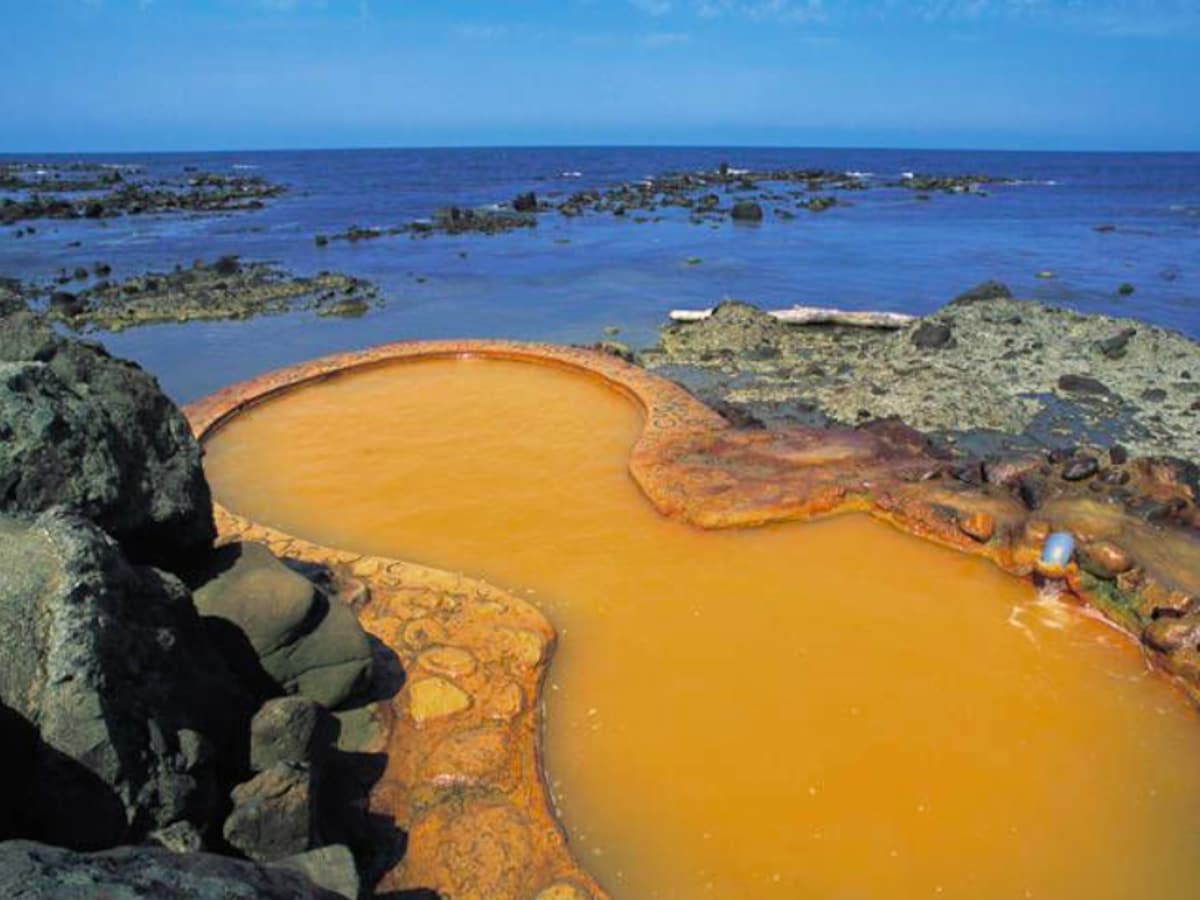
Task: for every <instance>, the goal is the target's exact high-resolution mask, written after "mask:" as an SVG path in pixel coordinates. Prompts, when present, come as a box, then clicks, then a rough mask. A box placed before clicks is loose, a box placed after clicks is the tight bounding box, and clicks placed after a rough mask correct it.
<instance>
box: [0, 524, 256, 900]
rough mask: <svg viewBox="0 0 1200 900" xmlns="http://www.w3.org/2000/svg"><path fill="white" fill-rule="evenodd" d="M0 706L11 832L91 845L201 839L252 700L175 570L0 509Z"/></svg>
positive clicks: (85, 530) (100, 538)
mask: <svg viewBox="0 0 1200 900" xmlns="http://www.w3.org/2000/svg"><path fill="white" fill-rule="evenodd" d="M0 704H2V705H3V712H4V715H3V717H2V719H0V721H2V724H3V725H4V731H5V735H4V736H3V737H4V742H5V745H6V747H7V748H11V749H14V750H15V754H14V756H13V757H9V759H11V760H12V763H9V764H6V765H15V766H17V767H18V769H19V771H17V772H16V773H15V774H13V773H11V772H10V773H9V779H8V780H9V781H10V784H8V785H7V788H8V793H6V795H5V797H4V798H3V803H4V804H5V805H9V806H10V810H16V813H15V814H14V815H13V818H14V821H12V822H9V823H6V825H7V829H8V832H9V834H16V835H19V836H22V837H32V838H36V839H38V840H45V841H48V842H51V843H55V844H60V845H63V846H68V847H72V848H76V849H98V848H103V847H110V846H114V845H116V844H119V843H123V842H129V841H139V840H144V839H147V838H150V837H151V836H152V835H153V834H154V833H155V832H157V831H159V830H160V829H164V828H168V827H172V828H173V829H174V832H175V833H176V835H177V839H178V833H179V832H180V831H181V830H182V831H184V832H190V833H192V834H193V835H195V839H196V842H200V841H202V840H203V837H204V835H205V833H206V832H211V831H212V830H213V829H214V827H215V825H216V823H217V822H218V821H219V819H220V812H221V807H222V806H223V805H224V802H225V800H224V796H223V795H224V786H225V785H226V784H228V783H230V782H231V781H232V780H234V779H236V777H237V775H238V773H240V772H241V771H243V770H244V767H245V764H246V759H245V756H246V750H245V741H246V738H245V735H246V731H247V728H248V723H249V719H250V715H251V714H252V712H253V710H254V707H255V705H256V700H255V699H252V698H248V697H246V696H245V695H244V693H243V691H242V689H241V687H240V686H239V685H237V684H236V683H235V682H234V680H233V678H232V677H231V676H230V675H229V674H228V670H227V668H226V666H225V663H224V660H223V659H222V658H221V657H220V656H218V655H217V653H216V652H215V650H214V649H213V648H212V646H211V645H210V644H209V643H208V636H207V633H206V630H205V628H204V626H203V624H202V623H201V621H200V617H199V616H198V614H197V613H196V610H195V607H194V606H193V605H192V600H191V596H190V595H189V594H188V591H187V589H186V588H185V587H184V586H183V584H182V583H181V582H180V581H179V580H178V579H176V578H175V577H174V576H172V575H168V574H166V573H163V572H160V571H159V570H157V569H153V568H150V567H139V566H133V565H131V564H129V563H128V562H127V561H126V559H125V558H124V556H123V555H122V553H121V550H120V548H119V547H118V545H117V544H116V543H115V542H114V541H113V540H112V539H111V538H109V537H108V536H107V535H106V534H104V533H103V532H102V531H100V529H98V528H97V527H96V526H95V525H94V524H92V523H91V522H89V521H87V520H86V519H83V518H81V517H79V516H78V515H76V514H74V513H71V512H68V511H66V510H62V509H56V510H51V511H50V512H47V513H45V514H43V515H41V516H40V517H38V518H37V519H36V520H35V521H34V522H33V523H32V524H28V523H24V522H20V521H17V520H14V519H11V518H5V517H0ZM6 756H7V752H6ZM185 843H186V841H185ZM0 895H4V894H3V892H0ZM5 896H6V895H5Z"/></svg>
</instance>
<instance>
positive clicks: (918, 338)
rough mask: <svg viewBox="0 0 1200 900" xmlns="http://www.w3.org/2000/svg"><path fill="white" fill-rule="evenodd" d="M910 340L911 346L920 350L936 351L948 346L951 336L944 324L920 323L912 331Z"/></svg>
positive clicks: (948, 328)
mask: <svg viewBox="0 0 1200 900" xmlns="http://www.w3.org/2000/svg"><path fill="white" fill-rule="evenodd" d="M911 340H912V342H913V346H915V347H920V348H921V349H922V350H938V349H940V348H942V347H945V346H947V345H948V344H950V342H951V340H953V335H952V333H951V331H950V326H949V325H947V324H945V323H944V322H922V323H921V324H920V325H918V326H917V328H916V329H915V330H914V331H913V333H912V337H911Z"/></svg>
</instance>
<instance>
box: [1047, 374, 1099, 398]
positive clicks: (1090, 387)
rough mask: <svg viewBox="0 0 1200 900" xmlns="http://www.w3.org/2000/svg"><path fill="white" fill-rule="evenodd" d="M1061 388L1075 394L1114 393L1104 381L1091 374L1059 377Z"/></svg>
mask: <svg viewBox="0 0 1200 900" xmlns="http://www.w3.org/2000/svg"><path fill="white" fill-rule="evenodd" d="M1058 387H1059V389H1060V390H1064V391H1070V392H1071V393H1073V394H1110V393H1112V392H1111V391H1110V390H1109V389H1108V387H1107V386H1106V385H1105V384H1104V382H1102V381H1098V380H1097V379H1095V378H1092V377H1091V376H1090V375H1063V376H1062V377H1060V378H1059V379H1058Z"/></svg>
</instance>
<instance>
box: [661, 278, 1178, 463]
mask: <svg viewBox="0 0 1200 900" xmlns="http://www.w3.org/2000/svg"><path fill="white" fill-rule="evenodd" d="M640 359H641V361H642V362H643V363H644V364H645V365H646V366H647V367H648V368H651V369H655V370H658V371H659V372H660V373H661V374H664V375H667V376H668V377H670V378H673V379H675V380H677V381H680V382H682V383H683V384H684V385H686V386H687V387H689V388H690V389H692V390H693V391H694V392H696V393H697V394H698V395H699V396H700V397H701V399H703V400H705V401H706V402H708V403H710V404H711V405H713V406H716V407H733V408H737V409H738V410H739V412H740V414H741V415H743V416H747V417H749V418H751V419H753V420H757V421H759V422H763V423H766V424H772V423H779V424H784V423H792V424H796V423H799V424H810V425H811V424H823V423H827V422H837V423H841V424H846V425H857V424H861V423H863V422H867V421H871V420H874V419H886V418H889V417H898V418H900V419H902V420H903V421H904V422H905V423H907V424H908V425H911V426H913V427H915V428H917V429H919V430H921V431H923V432H926V433H928V434H930V435H931V436H933V437H934V438H935V439H937V440H938V441H940V442H942V443H945V444H947V445H950V446H958V447H960V448H962V449H964V450H967V451H970V452H974V453H979V454H987V453H996V452H1012V451H1017V450H1022V449H1024V450H1030V449H1039V448H1040V449H1052V448H1056V447H1071V446H1074V445H1077V444H1096V445H1100V446H1108V445H1110V444H1114V443H1119V444H1121V445H1122V446H1124V447H1125V448H1127V449H1128V450H1129V451H1130V452H1132V453H1134V454H1137V455H1148V456H1181V457H1184V458H1187V459H1191V460H1200V412H1198V411H1197V401H1198V400H1200V345H1197V344H1196V343H1195V342H1194V341H1191V340H1189V339H1188V338H1186V337H1184V336H1183V335H1181V334H1178V333H1176V332H1173V331H1169V330H1167V329H1164V328H1159V327H1157V326H1154V325H1149V324H1147V323H1144V322H1137V321H1134V320H1131V319H1116V318H1111V317H1109V316H1094V315H1082V314H1080V313H1075V312H1071V311H1068V310H1063V309H1056V308H1053V307H1049V306H1044V305H1042V304H1040V303H1035V302H1032V301H1023V300H1015V299H1012V298H1011V297H1010V296H1009V294H1008V290H1007V288H1005V287H1004V286H1003V285H1000V284H998V283H996V282H989V283H985V284H983V285H980V286H979V287H977V288H975V289H973V290H971V291H968V292H967V293H965V294H963V295H961V296H960V297H959V298H957V299H956V300H955V301H954V302H953V303H951V304H949V305H948V306H946V307H944V308H943V309H941V310H939V311H938V312H936V313H934V314H933V315H930V316H926V317H925V318H923V319H920V320H917V321H914V322H913V323H912V324H910V325H908V326H906V327H904V328H901V329H897V330H894V331H882V330H877V329H869V328H853V327H840V326H834V325H826V326H821V327H804V326H788V325H785V324H782V323H780V322H777V321H775V320H774V319H772V318H771V317H770V316H768V315H767V314H766V313H764V312H762V311H760V310H758V309H756V308H754V307H752V306H749V305H747V304H744V303H737V302H727V303H724V304H722V305H721V306H719V307H718V308H717V310H716V311H715V313H714V314H713V315H712V316H711V317H709V318H708V319H705V320H703V321H700V322H695V323H686V324H671V325H667V326H664V327H663V328H662V329H661V332H660V343H659V346H657V347H655V348H653V349H651V350H648V351H645V352H643V353H642V354H640Z"/></svg>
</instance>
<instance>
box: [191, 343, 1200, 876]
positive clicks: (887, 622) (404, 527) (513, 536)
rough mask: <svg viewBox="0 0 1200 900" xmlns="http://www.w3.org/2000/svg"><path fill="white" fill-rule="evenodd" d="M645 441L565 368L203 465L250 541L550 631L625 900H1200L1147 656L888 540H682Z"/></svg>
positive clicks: (345, 408) (389, 406)
mask: <svg viewBox="0 0 1200 900" xmlns="http://www.w3.org/2000/svg"><path fill="white" fill-rule="evenodd" d="M642 427H643V412H642V410H641V409H639V406H638V405H637V404H636V403H634V402H632V400H631V399H630V397H628V396H627V395H626V393H625V392H622V391H618V390H615V389H614V388H613V387H612V386H611V385H609V384H606V383H605V382H604V381H602V380H601V379H599V378H595V377H589V376H585V375H583V374H581V373H578V372H572V371H568V370H566V369H564V368H562V367H555V366H545V365H533V364H530V363H528V362H520V361H512V360H499V359H489V358H437V359H427V360H408V361H396V362H391V363H385V364H378V365H373V366H370V367H364V368H361V369H350V370H347V371H345V372H342V373H340V374H337V375H336V376H334V377H331V378H328V379H325V380H322V381H320V382H319V383H310V384H304V385H301V386H298V387H295V388H293V389H290V390H287V391H284V392H280V393H278V394H276V395H274V396H271V397H269V398H268V399H266V400H265V401H263V402H260V403H257V404H255V405H253V406H252V407H250V408H247V409H245V410H243V411H241V412H239V413H238V414H236V415H234V416H232V417H231V418H229V419H228V420H227V421H225V422H224V423H223V424H222V425H221V427H220V428H219V429H217V430H215V431H214V432H213V433H211V434H210V435H209V436H208V438H207V440H206V462H205V465H206V470H207V473H208V477H209V479H210V481H211V483H212V485H213V488H214V491H215V494H216V497H217V500H218V501H219V503H220V504H222V505H223V506H224V507H226V508H228V509H230V510H232V511H233V512H235V513H237V514H238V515H240V516H244V517H246V518H248V519H251V520H254V521H255V522H258V523H262V524H263V525H266V526H270V527H272V528H275V529H278V530H279V531H281V532H285V533H287V534H290V535H295V536H297V537H300V538H303V539H305V540H307V541H310V542H313V543H315V544H319V545H323V546H326V547H330V548H343V549H347V550H351V551H355V552H358V553H365V554H371V555H373V556H378V557H385V558H391V559H397V560H411V561H417V562H420V563H422V564H425V565H428V566H432V567H436V568H438V569H443V570H448V571H450V572H455V573H458V572H461V573H464V574H465V575H467V576H470V577H472V578H478V579H482V580H483V581H486V582H488V583H490V584H492V585H495V586H497V587H499V588H502V589H504V590H506V591H508V592H510V593H511V594H514V595H517V596H519V597H521V598H524V599H526V600H528V601H529V602H530V603H532V604H533V605H534V606H536V608H537V609H538V610H540V611H541V612H542V613H543V614H544V615H545V617H546V618H547V619H548V620H549V622H550V623H552V625H553V627H554V629H555V630H556V632H557V646H556V649H555V651H554V655H553V659H552V660H551V662H550V665H549V668H548V672H547V674H546V676H545V680H544V684H542V689H541V701H542V704H543V707H542V723H541V724H542V733H541V753H542V769H541V771H542V773H543V775H544V779H545V784H546V786H547V787H548V789H549V795H550V797H551V798H552V804H553V809H554V811H555V812H556V813H557V817H558V820H559V821H560V822H561V825H562V828H563V830H564V832H565V834H566V837H567V845H568V847H569V849H570V852H571V854H572V855H573V857H574V859H575V860H577V861H578V863H579V865H580V866H581V867H582V868H583V869H584V870H586V871H587V872H588V873H590V874H591V875H592V876H594V878H595V879H596V881H597V882H598V883H599V885H600V886H602V888H603V890H604V891H606V892H607V893H608V894H609V895H611V896H612V897H615V898H707V897H713V898H797V897H804V898H809V897H811V898H882V900H887V898H916V897H930V898H952V897H954V898H971V900H991V898H997V900H998V898H1055V900H1062V898H1072V897H1087V898H1089V900H1101V898H1112V900H1117V898H1161V900H1168V898H1171V900H1174V898H1179V900H1184V898H1194V897H1196V896H1200V852H1197V851H1198V850H1200V766H1197V765H1196V764H1195V763H1196V760H1197V759H1200V721H1197V716H1196V714H1195V713H1194V711H1193V709H1192V708H1191V706H1190V705H1189V704H1188V703H1187V702H1186V701H1185V699H1184V698H1183V696H1182V695H1181V694H1179V693H1178V692H1177V691H1176V690H1175V689H1174V688H1173V687H1172V686H1171V685H1170V684H1169V683H1167V682H1166V681H1165V680H1164V679H1163V678H1161V677H1160V676H1158V675H1157V674H1155V673H1153V672H1151V671H1150V670H1149V668H1148V666H1147V665H1146V663H1145V662H1144V660H1143V658H1142V655H1141V653H1140V651H1139V649H1138V648H1137V646H1136V645H1135V644H1134V643H1133V642H1132V641H1131V640H1129V639H1128V638H1126V637H1125V636H1123V635H1122V634H1120V633H1118V632H1116V631H1115V630H1113V629H1112V628H1110V627H1109V626H1107V625H1105V624H1103V623H1102V622H1100V621H1098V620H1097V619H1095V618H1093V617H1089V616H1087V615H1085V614H1084V613H1083V612H1081V611H1080V610H1079V609H1078V608H1077V607H1075V606H1072V605H1068V604H1065V603H1062V602H1059V601H1058V600H1056V599H1055V598H1054V597H1053V596H1050V595H1039V594H1038V593H1037V592H1035V589H1034V588H1033V587H1031V586H1030V585H1029V584H1028V583H1026V582H1024V581H1021V580H1018V579H1015V578H1013V577H1010V576H1008V575H1006V574H1003V573H1002V572H1000V571H999V570H998V569H996V568H994V567H993V566H991V565H990V564H989V563H987V562H985V561H982V560H979V559H975V558H970V557H967V556H964V555H960V554H958V553H956V552H954V551H951V550H948V549H943V548H940V547H938V546H935V545H933V544H931V543H927V542H924V541H921V540H919V539H917V538H914V537H910V536H908V535H905V534H901V533H899V532H897V531H895V530H893V529H891V528H889V527H888V526H886V525H883V524H880V523H877V522H875V521H872V520H871V519H868V518H867V517H866V516H861V515H847V516H842V517H837V518H832V519H827V520H824V521H819V522H809V523H790V524H777V525H771V526H765V527H758V528H745V529H727V530H702V529H698V528H695V527H693V526H690V525H686V524H681V523H679V522H676V521H673V520H671V519H669V518H667V517H664V516H662V515H660V514H659V513H658V512H657V511H656V510H655V509H654V508H652V506H651V505H650V503H649V502H648V501H647V500H646V498H645V497H644V495H643V494H642V492H641V491H640V490H639V488H638V486H637V485H636V484H635V483H634V481H633V479H632V478H631V476H630V474H629V467H628V461H629V454H630V448H631V447H632V446H633V444H634V443H635V441H636V440H637V437H638V434H639V431H640V430H641V429H642ZM435 643H436V639H435ZM451 680H452V678H451ZM412 733H413V734H416V735H419V734H421V732H420V729H419V728H417V729H414V730H413V732H412ZM422 849H423V850H426V851H428V849H429V848H418V847H414V846H411V845H410V848H409V852H410V853H415V852H420V851H421V850H422ZM454 864H455V865H462V866H466V867H469V866H471V865H472V864H473V863H472V860H471V859H465V858H464V859H462V860H461V861H460V862H456V863H454ZM400 865H401V867H403V865H404V863H403V862H401V864H400ZM581 890H582V889H581ZM451 893H453V892H451ZM545 896H562V897H567V896H572V895H570V894H560V895H553V894H546V895H545Z"/></svg>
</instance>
